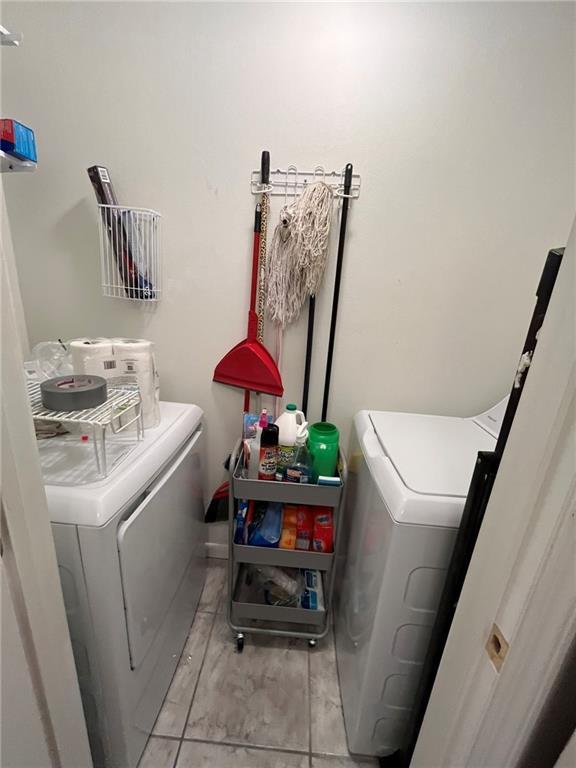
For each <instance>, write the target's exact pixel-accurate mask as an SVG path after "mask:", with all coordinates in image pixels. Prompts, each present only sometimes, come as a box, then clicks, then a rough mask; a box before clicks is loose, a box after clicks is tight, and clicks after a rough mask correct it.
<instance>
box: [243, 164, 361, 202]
mask: <svg viewBox="0 0 576 768" xmlns="http://www.w3.org/2000/svg"><path fill="white" fill-rule="evenodd" d="M317 181H323V182H324V183H325V184H327V185H328V186H329V187H330V188H331V189H332V190H333V192H334V196H335V197H339V198H343V197H349V198H350V199H352V200H356V199H358V198H359V197H360V184H361V178H360V174H358V173H354V174H352V186H351V188H350V194H349V195H345V194H344V169H342V170H341V171H327V170H326V169H325V168H324V166H322V165H317V166H316V168H315V169H314V170H313V171H298V170H297V169H296V166H294V165H289V166H288V167H287V168H276V169H275V170H274V169H270V182H269V184H261V182H260V170H255V171H252V175H251V177H250V188H251V191H252V194H253V195H261V194H262V193H263V192H268V193H269V194H270V195H272V196H273V197H276V196H278V195H283V196H284V198H288V197H297V196H298V195H299V194H301V192H302V191H303V190H304V189H306V187H307V186H309V185H310V184H314V183H315V182H317Z"/></svg>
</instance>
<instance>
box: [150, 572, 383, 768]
mask: <svg viewBox="0 0 576 768" xmlns="http://www.w3.org/2000/svg"><path fill="white" fill-rule="evenodd" d="M225 581H226V563H225V562H224V561H222V560H210V561H209V566H208V573H207V576H206V584H205V586H204V591H203V593H202V597H201V598H200V603H199V606H198V612H197V614H196V618H195V619H194V623H193V625H192V628H191V630H190V635H189V637H188V640H187V642H186V646H185V648H184V651H183V653H182V657H181V659H180V662H179V664H178V667H177V669H176V672H175V674H174V678H173V680H172V684H171V685H170V689H169V690H168V693H167V695H166V699H165V701H164V705H163V707H162V710H161V712H160V714H159V715H158V720H157V721H156V725H155V726H154V731H153V734H152V736H151V737H150V740H149V741H148V745H147V747H146V750H145V752H144V754H143V756H142V760H141V761H140V766H139V768H353V766H363V768H369V766H376V765H377V763H376V761H362V760H358V758H352V757H350V755H349V754H348V750H347V748H346V736H345V734H344V722H343V719H342V704H341V701H340V690H339V687H338V678H337V674H336V658H335V654H334V642H333V638H332V635H330V636H329V638H327V639H326V640H324V641H322V642H321V643H319V644H318V647H317V648H313V649H311V648H309V647H308V644H307V643H306V642H305V641H303V640H290V639H280V638H271V637H259V636H257V635H248V636H247V638H246V645H245V647H244V652H243V653H242V654H238V653H236V647H235V644H234V642H233V635H232V632H231V630H230V628H229V627H228V625H227V623H226V616H225V599H226V598H225V595H226V583H225Z"/></svg>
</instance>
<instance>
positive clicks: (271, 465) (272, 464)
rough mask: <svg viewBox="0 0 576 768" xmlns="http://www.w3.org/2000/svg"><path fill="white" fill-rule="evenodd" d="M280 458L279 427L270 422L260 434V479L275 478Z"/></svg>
mask: <svg viewBox="0 0 576 768" xmlns="http://www.w3.org/2000/svg"><path fill="white" fill-rule="evenodd" d="M277 459H278V427H277V426H276V424H268V426H267V427H264V429H263V430H262V434H261V435H260V463H259V465H258V480H274V479H275V476H276V464H277Z"/></svg>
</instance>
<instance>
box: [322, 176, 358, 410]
mask: <svg viewBox="0 0 576 768" xmlns="http://www.w3.org/2000/svg"><path fill="white" fill-rule="evenodd" d="M351 188H352V163H348V165H347V166H346V170H345V173H344V197H343V198H342V215H341V217H340V237H339V239H338V257H337V259H336V277H335V278H334V297H333V299H332V317H331V318H330V338H329V340H328V355H327V357H326V376H325V379H324V398H323V400H322V421H326V414H327V413H328V398H329V396H330V378H331V376H332V358H333V356H334V338H335V336H336V321H337V319H338V299H339V296H340V278H341V277H342V261H343V260H344V242H345V240H346V222H347V219H348V206H349V204H350V197H349V195H350V189H351Z"/></svg>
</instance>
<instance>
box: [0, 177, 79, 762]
mask: <svg viewBox="0 0 576 768" xmlns="http://www.w3.org/2000/svg"><path fill="white" fill-rule="evenodd" d="M0 208H1V214H2V242H1V258H2V263H1V271H0V277H1V283H2V285H1V289H2V295H1V313H2V316H1V328H2V336H1V348H2V412H1V413H2V527H1V532H2V578H3V583H2V591H3V596H6V600H3V601H2V603H3V604H2V630H3V643H2V652H3V653H2V722H3V724H5V729H4V730H3V732H2V737H3V738H2V755H1V760H0V764H1V765H2V766H3V768H18V767H19V766H23V765H25V764H26V761H28V762H29V764H30V766H33V765H34V764H35V761H36V760H42V761H43V762H42V768H51V766H55V767H57V768H88V767H89V766H91V765H92V760H91V757H90V750H89V746H88V737H87V734H86V724H85V722H84V715H83V710H82V703H81V700H80V691H79V688H78V679H77V677H76V668H75V666H74V659H73V656H72V648H71V645H70V636H69V634H68V624H67V622H66V614H65V612H64V601H63V598H62V591H61V588H60V579H59V577H58V569H57V566H56V555H55V552H54V543H53V541H52V534H51V530H50V522H49V516H48V507H47V504H46V496H45V494H44V486H43V484H42V476H41V473H40V464H39V459H38V453H37V451H36V440H35V437H34V428H33V425H32V417H31V414H30V406H29V404H28V399H27V395H26V388H25V381H24V372H23V358H22V345H21V340H22V334H23V333H24V324H23V319H22V314H21V302H20V296H19V293H18V286H17V283H16V281H15V279H14V276H15V269H14V258H13V254H12V251H11V243H10V236H9V229H8V222H7V218H6V211H5V206H4V197H3V191H2V190H1V189H0ZM11 724H12V725H11ZM14 724H15V725H14ZM18 734H20V735H21V736H23V738H22V739H20V742H21V743H20V747H19V746H18V744H16V743H15V740H14V739H15V737H16V736H17V735H18ZM42 740H43V741H44V745H42ZM46 755H48V759H47V760H46V759H45V758H46Z"/></svg>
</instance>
